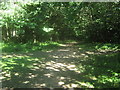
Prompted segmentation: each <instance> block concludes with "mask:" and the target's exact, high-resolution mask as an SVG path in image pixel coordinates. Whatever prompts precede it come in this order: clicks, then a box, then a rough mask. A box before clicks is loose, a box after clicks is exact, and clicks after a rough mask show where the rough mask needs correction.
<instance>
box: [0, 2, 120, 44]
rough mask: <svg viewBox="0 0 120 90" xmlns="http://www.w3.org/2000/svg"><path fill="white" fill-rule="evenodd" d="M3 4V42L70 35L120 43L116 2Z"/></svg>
mask: <svg viewBox="0 0 120 90" xmlns="http://www.w3.org/2000/svg"><path fill="white" fill-rule="evenodd" d="M2 5H3V6H2ZM2 5H1V12H2V13H1V14H2V21H1V22H2V38H3V41H5V42H9V41H12V42H16V43H28V42H31V43H33V42H41V41H59V40H69V39H72V40H78V41H81V40H87V41H90V42H108V43H120V31H119V23H120V17H119V2H117V3H114V2H109V3H105V2H104V3H89V2H88V3H87V2H50V3H48V2H44V3H42V2H39V3H35V2H33V3H29V4H22V3H19V2H14V3H13V5H12V6H11V7H10V6H9V4H7V5H6V6H4V4H2Z"/></svg>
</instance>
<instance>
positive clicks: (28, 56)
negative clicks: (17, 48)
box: [0, 46, 117, 88]
mask: <svg viewBox="0 0 120 90" xmlns="http://www.w3.org/2000/svg"><path fill="white" fill-rule="evenodd" d="M95 55H98V56H95ZM99 55H100V56H99ZM103 57H104V58H106V59H107V58H108V59H109V57H114V55H108V56H107V55H104V56H102V54H99V52H96V51H90V50H82V49H81V50H80V51H78V47H71V48H70V47H66V48H65V47H64V46H63V47H60V49H57V50H48V51H35V52H30V53H11V54H3V62H4V64H3V67H4V69H3V72H2V75H3V76H2V77H0V78H1V79H2V80H3V87H9V86H10V87H11V86H12V87H25V88H26V87H27V88H28V87H36V88H41V87H53V88H54V87H56V88H58V87H63V88H95V87H96V86H99V85H100V84H101V83H102V79H101V78H102V77H98V76H99V75H101V74H102V73H103V72H107V73H110V72H112V69H110V68H109V70H107V67H106V66H105V65H108V64H109V63H110V60H105V61H104V58H103ZM116 59H117V58H116ZM114 62H115V61H114ZM116 62H117V61H116ZM116 66H117V65H114V67H116ZM99 67H100V68H99ZM104 67H105V68H104ZM103 68H104V69H103ZM99 79H100V80H101V81H100V82H98V80H99ZM108 81H110V80H107V81H106V82H108ZM11 83H12V84H11ZM101 85H102V84H101Z"/></svg>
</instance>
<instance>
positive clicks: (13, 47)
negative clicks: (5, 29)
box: [2, 42, 59, 52]
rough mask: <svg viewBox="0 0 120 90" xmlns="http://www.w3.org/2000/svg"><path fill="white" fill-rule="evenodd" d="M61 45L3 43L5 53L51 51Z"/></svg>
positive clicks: (50, 43) (53, 43) (55, 43)
mask: <svg viewBox="0 0 120 90" xmlns="http://www.w3.org/2000/svg"><path fill="white" fill-rule="evenodd" d="M58 46H59V43H57V42H41V43H34V44H30V43H26V44H15V43H2V51H3V52H30V51H35V50H51V49H54V48H57V47H58Z"/></svg>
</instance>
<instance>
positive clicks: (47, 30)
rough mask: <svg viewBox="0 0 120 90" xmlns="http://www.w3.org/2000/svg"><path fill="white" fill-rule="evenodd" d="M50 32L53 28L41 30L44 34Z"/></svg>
mask: <svg viewBox="0 0 120 90" xmlns="http://www.w3.org/2000/svg"><path fill="white" fill-rule="evenodd" d="M52 30H53V28H46V27H44V28H43V31H45V32H50V31H52Z"/></svg>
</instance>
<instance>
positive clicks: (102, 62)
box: [77, 43, 120, 88]
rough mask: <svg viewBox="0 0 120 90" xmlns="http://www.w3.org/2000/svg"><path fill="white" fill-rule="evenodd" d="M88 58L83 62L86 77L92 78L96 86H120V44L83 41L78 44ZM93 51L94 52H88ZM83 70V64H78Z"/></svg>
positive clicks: (92, 82)
mask: <svg viewBox="0 0 120 90" xmlns="http://www.w3.org/2000/svg"><path fill="white" fill-rule="evenodd" d="M78 46H79V48H80V50H81V51H83V53H85V54H86V55H88V58H85V60H84V61H83V62H82V66H83V68H84V71H83V72H84V73H86V74H87V75H86V76H85V77H87V78H90V77H91V81H90V82H89V83H91V84H92V85H93V86H95V87H96V88H109V87H111V88H113V87H119V83H120V52H119V51H120V45H119V44H110V43H106V44H104V43H83V44H79V45H78ZM86 51H87V52H93V53H86ZM77 67H78V69H79V70H81V68H80V67H81V64H78V65H77Z"/></svg>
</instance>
